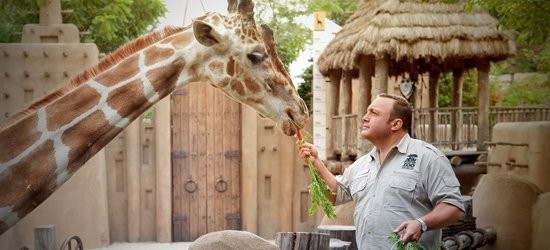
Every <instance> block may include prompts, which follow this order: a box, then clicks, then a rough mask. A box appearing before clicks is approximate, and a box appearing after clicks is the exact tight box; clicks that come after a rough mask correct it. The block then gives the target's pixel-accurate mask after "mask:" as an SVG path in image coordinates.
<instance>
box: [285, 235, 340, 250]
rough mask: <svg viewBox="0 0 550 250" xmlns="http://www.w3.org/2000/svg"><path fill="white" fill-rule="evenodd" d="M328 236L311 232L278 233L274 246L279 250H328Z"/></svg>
mask: <svg viewBox="0 0 550 250" xmlns="http://www.w3.org/2000/svg"><path fill="white" fill-rule="evenodd" d="M329 242H330V235H329V234H325V233H311V232H279V233H277V234H276V236H275V244H276V245H277V246H278V247H279V248H280V249H281V250H329Z"/></svg>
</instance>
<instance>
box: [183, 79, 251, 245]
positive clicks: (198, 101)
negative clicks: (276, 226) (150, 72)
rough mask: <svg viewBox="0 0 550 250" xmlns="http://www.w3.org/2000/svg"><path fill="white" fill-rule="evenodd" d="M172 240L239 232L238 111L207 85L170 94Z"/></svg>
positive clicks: (236, 105) (197, 85)
mask: <svg viewBox="0 0 550 250" xmlns="http://www.w3.org/2000/svg"><path fill="white" fill-rule="evenodd" d="M172 105H173V106H172V168H173V169H172V180H173V190H172V195H173V214H172V224H173V227H172V232H173V240H174V241H193V240H195V239H196V238H198V237H199V236H201V235H203V234H206V233H208V232H213V231H218V230H225V229H235V230H239V229H241V216H240V211H241V209H240V194H241V192H240V178H239V176H240V166H241V146H240V145H241V142H240V138H241V134H240V128H241V107H240V104H239V103H237V102H235V101H233V100H231V99H229V98H228V97H226V96H225V95H224V94H223V93H222V92H221V91H218V90H216V89H214V88H213V87H211V86H209V85H207V84H198V83H197V84H190V85H187V86H185V87H184V88H182V89H180V90H177V91H176V92H175V93H174V94H173V95H172Z"/></svg>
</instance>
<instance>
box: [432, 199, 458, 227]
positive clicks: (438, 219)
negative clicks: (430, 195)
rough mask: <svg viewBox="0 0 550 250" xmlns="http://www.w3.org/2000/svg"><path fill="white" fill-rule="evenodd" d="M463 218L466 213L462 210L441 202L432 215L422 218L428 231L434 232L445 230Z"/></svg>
mask: <svg viewBox="0 0 550 250" xmlns="http://www.w3.org/2000/svg"><path fill="white" fill-rule="evenodd" d="M463 217H464V212H462V210H460V209H459V208H457V207H455V206H453V205H451V204H448V203H445V202H441V203H439V204H437V205H436V206H435V207H434V209H433V210H432V211H431V212H430V213H428V214H426V215H424V216H422V220H424V222H426V225H427V226H428V230H432V229H439V228H444V227H446V226H448V225H450V224H453V223H454V222H456V221H458V220H460V219H462V218H463Z"/></svg>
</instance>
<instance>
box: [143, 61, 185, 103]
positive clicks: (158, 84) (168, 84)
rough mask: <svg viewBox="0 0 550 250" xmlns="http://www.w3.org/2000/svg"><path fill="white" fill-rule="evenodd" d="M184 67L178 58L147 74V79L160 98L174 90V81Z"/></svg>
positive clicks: (183, 62) (183, 63)
mask: <svg viewBox="0 0 550 250" xmlns="http://www.w3.org/2000/svg"><path fill="white" fill-rule="evenodd" d="M184 66H185V61H184V60H183V58H178V59H176V60H174V62H172V63H171V64H169V65H166V66H164V67H160V68H156V69H153V70H150V71H149V72H147V75H146V76H147V78H148V79H149V81H150V82H151V84H152V85H153V88H154V89H155V91H157V93H158V94H159V96H160V97H161V98H162V97H164V96H167V95H168V94H170V93H172V91H173V90H174V89H175V88H176V81H177V80H178V77H179V75H180V73H181V71H182V70H183V67H184Z"/></svg>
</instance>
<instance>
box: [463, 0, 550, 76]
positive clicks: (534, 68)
mask: <svg viewBox="0 0 550 250" xmlns="http://www.w3.org/2000/svg"><path fill="white" fill-rule="evenodd" d="M469 4H470V6H471V5H473V4H478V5H480V6H481V7H483V8H485V9H487V10H488V11H489V13H490V14H491V15H493V16H495V17H496V18H497V19H498V24H499V26H501V27H502V28H504V29H509V30H514V31H516V32H517V33H516V35H517V38H516V44H517V47H518V53H517V56H516V58H515V59H514V60H513V61H508V64H511V65H510V66H507V67H506V68H507V69H508V70H509V71H511V72H512V73H513V72H514V71H516V72H545V73H550V37H549V36H550V25H547V23H548V22H550V16H549V15H548V13H550V1H547V0H529V1H525V0H469Z"/></svg>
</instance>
